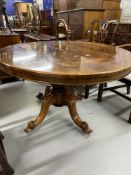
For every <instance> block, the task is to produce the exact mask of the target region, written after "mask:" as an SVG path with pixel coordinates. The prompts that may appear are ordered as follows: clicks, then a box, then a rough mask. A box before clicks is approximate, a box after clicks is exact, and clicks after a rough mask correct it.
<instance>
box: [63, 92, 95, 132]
mask: <svg viewBox="0 0 131 175" xmlns="http://www.w3.org/2000/svg"><path fill="white" fill-rule="evenodd" d="M66 103H67V106H68V109H69V112H70V115H71V118H72V120H73V121H74V122H75V124H76V125H77V126H78V127H79V128H81V130H82V131H83V132H85V133H86V134H90V133H91V132H92V129H90V128H89V126H88V123H86V122H85V121H82V120H81V119H80V117H79V115H78V113H77V109H76V103H75V95H74V94H68V95H67V96H66Z"/></svg>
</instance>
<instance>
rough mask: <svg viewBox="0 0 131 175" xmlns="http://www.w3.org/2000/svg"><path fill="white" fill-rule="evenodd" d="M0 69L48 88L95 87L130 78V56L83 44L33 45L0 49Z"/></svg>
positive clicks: (63, 42)
mask: <svg viewBox="0 0 131 175" xmlns="http://www.w3.org/2000/svg"><path fill="white" fill-rule="evenodd" d="M0 68H1V69H2V70H4V71H6V72H7V73H9V74H12V75H15V76H18V77H22V78H24V79H29V80H34V81H42V82H47V83H50V84H94V83H100V82H106V81H111V80H116V79H120V78H122V77H124V76H126V75H127V74H129V73H130V72H131V53H130V52H129V51H127V50H124V49H122V48H118V47H115V46H109V45H104V44H98V43H89V42H84V41H49V42H32V43H24V44H17V45H13V46H8V47H5V48H3V49H0Z"/></svg>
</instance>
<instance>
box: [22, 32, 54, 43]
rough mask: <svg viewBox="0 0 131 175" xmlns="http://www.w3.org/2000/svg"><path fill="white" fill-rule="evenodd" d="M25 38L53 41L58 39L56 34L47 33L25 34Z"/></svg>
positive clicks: (27, 40) (26, 39)
mask: <svg viewBox="0 0 131 175" xmlns="http://www.w3.org/2000/svg"><path fill="white" fill-rule="evenodd" d="M24 40H25V41H26V42H34V41H52V40H56V37H55V36H51V35H45V34H25V35H24Z"/></svg>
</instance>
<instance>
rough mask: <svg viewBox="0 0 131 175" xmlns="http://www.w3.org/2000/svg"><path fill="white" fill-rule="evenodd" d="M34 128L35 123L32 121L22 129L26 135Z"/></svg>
mask: <svg viewBox="0 0 131 175" xmlns="http://www.w3.org/2000/svg"><path fill="white" fill-rule="evenodd" d="M34 128H35V123H34V121H30V122H29V123H28V125H27V127H26V128H25V129H24V131H25V132H26V133H29V132H31V131H32V130H33V129H34Z"/></svg>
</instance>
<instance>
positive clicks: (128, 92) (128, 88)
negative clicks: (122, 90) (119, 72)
mask: <svg viewBox="0 0 131 175" xmlns="http://www.w3.org/2000/svg"><path fill="white" fill-rule="evenodd" d="M130 91H131V89H130V86H129V85H127V94H130Z"/></svg>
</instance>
